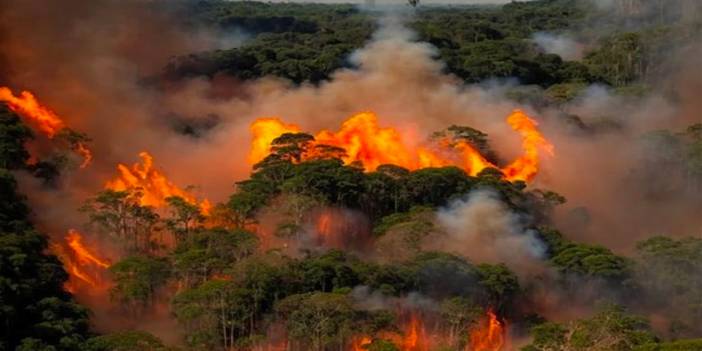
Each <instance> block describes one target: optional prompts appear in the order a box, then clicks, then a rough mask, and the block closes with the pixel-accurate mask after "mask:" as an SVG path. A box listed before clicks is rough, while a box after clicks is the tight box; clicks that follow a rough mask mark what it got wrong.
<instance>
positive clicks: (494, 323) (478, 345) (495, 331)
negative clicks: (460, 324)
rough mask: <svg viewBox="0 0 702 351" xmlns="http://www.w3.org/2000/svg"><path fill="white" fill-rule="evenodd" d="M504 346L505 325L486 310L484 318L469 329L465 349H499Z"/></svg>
mask: <svg viewBox="0 0 702 351" xmlns="http://www.w3.org/2000/svg"><path fill="white" fill-rule="evenodd" d="M504 346H505V327H504V325H503V323H502V322H500V321H499V320H498V319H497V315H496V314H495V313H494V312H493V311H492V310H488V311H487V315H486V316H485V318H484V319H483V320H482V321H480V323H479V324H478V326H477V327H476V328H475V329H473V330H471V331H470V338H469V345H468V347H467V348H466V350H465V351H500V350H502V349H503V347H504Z"/></svg>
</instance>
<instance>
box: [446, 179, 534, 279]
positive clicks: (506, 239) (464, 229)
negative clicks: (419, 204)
mask: <svg viewBox="0 0 702 351" xmlns="http://www.w3.org/2000/svg"><path fill="white" fill-rule="evenodd" d="M437 221H438V223H439V225H440V226H442V227H443V229H444V230H446V232H447V235H448V238H449V240H448V241H447V242H444V243H441V244H440V245H441V246H443V247H445V248H446V249H448V250H452V251H456V252H458V253H460V254H462V255H465V256H467V257H469V258H470V259H472V260H474V261H477V262H488V263H505V264H507V265H508V266H510V267H511V268H513V269H514V270H515V271H517V272H520V271H521V272H522V273H523V272H524V270H523V269H524V268H525V263H527V264H526V266H528V265H529V264H528V262H531V263H533V264H536V263H537V262H538V261H539V260H540V259H541V258H542V257H543V255H544V252H545V246H544V244H543V243H542V242H541V241H540V240H539V239H538V238H536V236H535V233H534V232H533V231H530V230H526V229H525V228H524V227H523V225H522V224H521V223H522V220H521V218H520V216H519V215H517V214H516V213H514V212H512V211H510V209H509V208H508V207H507V206H506V205H505V204H504V203H503V202H502V201H501V200H500V199H499V196H498V194H497V193H496V192H495V191H493V190H476V191H473V192H471V193H470V194H468V196H467V197H466V198H465V199H460V200H456V201H454V202H453V203H451V204H450V205H449V206H448V207H447V208H444V209H441V210H439V211H438V213H437Z"/></svg>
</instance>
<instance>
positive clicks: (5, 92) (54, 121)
mask: <svg viewBox="0 0 702 351" xmlns="http://www.w3.org/2000/svg"><path fill="white" fill-rule="evenodd" d="M0 101H5V102H6V103H7V106H8V107H9V108H10V109H11V110H12V111H14V112H16V113H18V114H19V115H21V116H22V117H24V118H26V119H27V120H29V121H30V122H31V123H32V124H33V125H34V126H36V127H37V128H38V129H39V130H41V131H42V132H43V133H44V134H46V135H47V136H48V137H49V138H53V137H54V136H55V135H56V133H58V131H59V130H61V129H63V128H64V127H65V124H64V123H63V121H62V120H61V118H59V116H58V115H56V113H54V112H53V111H51V110H49V109H48V108H46V107H44V106H42V105H41V104H39V101H37V99H36V98H35V97H34V95H32V93H30V92H28V91H23V92H21V93H20V95H19V97H16V96H14V95H13V94H12V91H11V90H10V89H9V88H7V87H0Z"/></svg>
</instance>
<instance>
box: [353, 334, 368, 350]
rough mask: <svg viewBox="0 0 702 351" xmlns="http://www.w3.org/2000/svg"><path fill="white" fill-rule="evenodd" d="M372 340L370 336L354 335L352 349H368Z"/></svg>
mask: <svg viewBox="0 0 702 351" xmlns="http://www.w3.org/2000/svg"><path fill="white" fill-rule="evenodd" d="M371 342H372V340H371V338H370V337H368V336H360V337H354V338H353V340H352V341H351V351H368V346H369V345H370V344H371Z"/></svg>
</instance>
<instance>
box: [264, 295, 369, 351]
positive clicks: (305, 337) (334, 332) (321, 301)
mask: <svg viewBox="0 0 702 351" xmlns="http://www.w3.org/2000/svg"><path fill="white" fill-rule="evenodd" d="M276 312H277V313H278V314H280V315H282V316H283V317H284V318H285V320H287V323H286V327H287V330H288V333H289V335H290V336H291V337H292V338H294V339H297V340H300V341H302V342H305V343H308V344H309V345H310V349H311V350H324V349H326V348H327V347H330V346H333V345H338V346H342V345H344V343H345V341H346V339H347V338H348V337H350V336H351V335H353V334H354V329H353V322H354V320H355V319H356V318H357V312H356V311H355V310H354V309H353V307H352V305H351V302H350V301H349V300H348V297H347V296H346V295H342V294H335V293H323V292H316V293H308V294H301V295H291V296H288V297H286V298H285V299H283V300H281V301H280V302H279V303H278V304H277V305H276Z"/></svg>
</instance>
